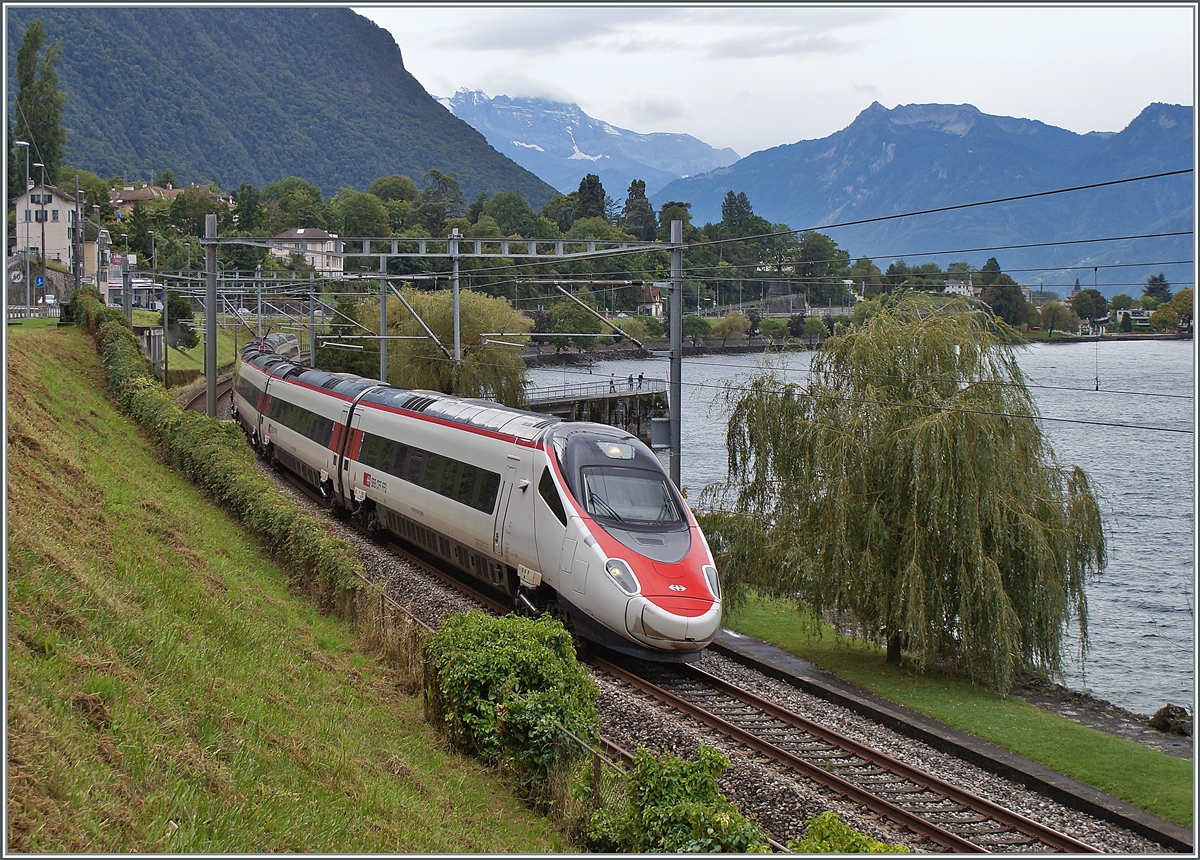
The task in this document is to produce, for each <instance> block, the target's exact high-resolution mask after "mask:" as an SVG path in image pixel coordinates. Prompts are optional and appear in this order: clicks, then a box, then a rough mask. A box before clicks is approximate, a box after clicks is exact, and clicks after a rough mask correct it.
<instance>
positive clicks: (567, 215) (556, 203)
mask: <svg viewBox="0 0 1200 860" xmlns="http://www.w3.org/2000/svg"><path fill="white" fill-rule="evenodd" d="M578 203H579V194H578V192H575V191H572V192H571V193H570V194H556V195H555V196H553V197H551V198H550V199H549V200H548V201H546V205H545V206H543V207H542V216H543V217H545V218H548V219H550V220H551V221H553V222H554V223H555V224H557V225H558V229H559V230H561V231H562V232H564V233H565V232H567V231H568V230H570V229H571V225H572V224H574V223H575V210H576V208H577V206H578Z"/></svg>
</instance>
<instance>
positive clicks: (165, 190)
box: [108, 183, 234, 221]
mask: <svg viewBox="0 0 1200 860" xmlns="http://www.w3.org/2000/svg"><path fill="white" fill-rule="evenodd" d="M188 187H189V188H204V187H203V186H200V185H196V184H195V183H193V184H192V185H190V186H188ZM187 190H188V189H187V188H176V187H175V186H173V185H167V186H166V187H159V186H157V185H150V184H148V183H143V184H141V185H126V186H124V187H122V188H115V189H113V190H112V191H111V192H109V195H108V202H109V203H111V204H112V207H113V212H114V214H115V215H116V216H117V220H118V221H127V220H129V215H130V213H131V212H133V205H134V204H135V203H152V202H154V201H156V200H165V201H167V202H168V203H169V202H171V201H173V200H174V199H175V198H176V197H178V196H179V195H180V194H183V193H184V192H185V191H187ZM204 191H206V192H207V193H209V194H211V195H212V196H213V197H214V198H216V199H218V200H220V201H221V202H222V203H224V204H225V206H226V207H228V208H229V209H232V208H233V205H234V200H233V197H232V196H229V195H223V194H217V193H216V192H214V191H210V190H209V189H207V188H204Z"/></svg>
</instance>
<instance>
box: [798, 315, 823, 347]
mask: <svg viewBox="0 0 1200 860" xmlns="http://www.w3.org/2000/svg"><path fill="white" fill-rule="evenodd" d="M801 331H802V333H803V334H804V336H805V337H806V338H808V345H809V346H812V345H813V341H814V340H816V339H817V338H819V337H824V336H825V335H826V334H827V333H828V330H827V329H826V328H825V323H823V322H821V321H820V320H819V319H817V318H816V317H807V318H806V319H805V320H804V325H803V328H802V329H801Z"/></svg>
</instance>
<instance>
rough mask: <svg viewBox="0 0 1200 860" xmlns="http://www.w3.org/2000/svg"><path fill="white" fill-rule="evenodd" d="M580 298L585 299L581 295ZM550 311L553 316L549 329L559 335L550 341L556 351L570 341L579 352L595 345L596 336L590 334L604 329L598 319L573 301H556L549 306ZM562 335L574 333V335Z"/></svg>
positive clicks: (598, 332)
mask: <svg viewBox="0 0 1200 860" xmlns="http://www.w3.org/2000/svg"><path fill="white" fill-rule="evenodd" d="M580 298H581V299H582V300H583V301H586V300H587V299H586V298H583V297H582V296H581V297H580ZM550 312H551V314H553V316H554V324H553V325H552V326H551V331H553V332H556V333H558V334H559V335H560V336H559V337H556V338H553V339H552V341H551V342H552V343H553V344H554V347H555V350H556V351H557V350H560V349H563V348H565V347H566V346H567V345H568V344H571V343H573V344H575V348H576V349H578V350H579V351H580V352H584V351H586V350H589V349H591V348H592V347H593V346H595V345H596V338H594V337H591V336H590V335H595V334H600V332H602V331H603V330H604V325H603V324H602V323H601V322H600V320H598V319H596V317H595V316H594V315H592V314H590V313H588V312H587V311H586V310H584V309H583V308H581V307H580V306H579V305H577V304H575V303H574V302H565V301H564V302H558V303H557V304H555V305H553V306H552V307H551V308H550ZM562 335H576V337H564V336H562Z"/></svg>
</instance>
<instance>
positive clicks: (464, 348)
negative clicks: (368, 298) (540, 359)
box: [360, 289, 530, 406]
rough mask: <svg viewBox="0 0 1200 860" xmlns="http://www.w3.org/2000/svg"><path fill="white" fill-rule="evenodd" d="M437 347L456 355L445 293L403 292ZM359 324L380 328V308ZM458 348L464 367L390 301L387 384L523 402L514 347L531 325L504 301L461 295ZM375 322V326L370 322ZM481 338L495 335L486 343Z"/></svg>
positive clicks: (365, 313) (521, 365) (369, 310)
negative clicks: (459, 348)
mask: <svg viewBox="0 0 1200 860" xmlns="http://www.w3.org/2000/svg"><path fill="white" fill-rule="evenodd" d="M401 295H403V296H404V300H405V301H406V302H408V304H409V305H410V306H411V307H412V309H413V310H414V311H416V313H417V315H418V316H420V318H421V319H422V320H423V321H424V323H425V325H427V326H428V327H429V328H430V330H431V331H433V333H434V335H435V336H436V337H437V339H438V341H439V342H440V343H441V344H442V346H444V347H445V348H446V350H447V351H449V352H450V354H451V356H453V354H454V304H453V295H452V294H451V292H450V291H449V290H439V291H437V292H422V291H420V290H414V289H404V290H402V291H401ZM360 318H361V319H362V320H363V321H364V323H365V324H366V325H368V326H369V327H370V328H371V329H372V330H374V331H377V330H378V328H379V303H378V301H375V302H374V303H371V304H370V305H369V306H367V307H365V308H364V309H363V310H362V312H361V314H360ZM459 320H460V322H459V343H460V344H461V354H462V362H461V363H460V364H458V365H455V363H454V361H453V358H452V357H451V358H447V357H446V355H445V354H444V353H443V352H442V351H441V349H439V348H438V346H437V344H435V343H434V342H433V341H432V340H430V339H429V338H428V337H426V336H425V331H424V329H423V328H422V327H421V324H420V323H418V322H417V320H416V318H415V317H414V316H413V315H412V313H410V312H409V311H408V309H407V308H405V307H404V305H403V304H401V303H400V302H399V301H398V300H397V299H396V298H395V297H394V296H393V297H391V299H390V300H389V301H388V331H387V333H388V335H389V336H391V337H397V336H399V337H401V338H405V339H404V340H390V341H388V345H387V355H388V382H390V383H392V384H393V385H399V386H402V387H405V388H425V389H429V390H432V391H440V392H442V393H444V394H457V395H460V396H462V397H482V398H485V399H487V400H494V401H497V402H499V403H504V404H506V405H509V406H521V405H523V404H524V399H525V387H524V386H525V362H524V360H523V359H522V358H521V349H520V347H519V346H514V345H513V344H518V343H521V342H523V341H524V340H525V337H524V335H525V333H526V332H528V331H529V328H530V322H529V320H528V319H526V318H525V317H524V316H523V315H522V314H520V313H518V312H517V311H515V310H514V309H513V307H512V305H511V304H509V302H508V300H507V299H502V298H494V297H492V296H486V295H483V294H481V293H476V292H473V291H471V290H463V291H462V292H461V293H460V295H459ZM371 321H373V323H374V324H373V325H372V322H371ZM484 335H494V336H493V337H484Z"/></svg>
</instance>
